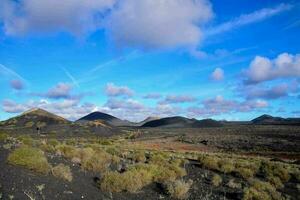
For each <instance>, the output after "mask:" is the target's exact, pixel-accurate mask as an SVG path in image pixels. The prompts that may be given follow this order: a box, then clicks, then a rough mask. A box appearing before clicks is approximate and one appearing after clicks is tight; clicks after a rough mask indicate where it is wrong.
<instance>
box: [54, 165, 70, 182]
mask: <svg viewBox="0 0 300 200" xmlns="http://www.w3.org/2000/svg"><path fill="white" fill-rule="evenodd" d="M51 172H52V175H53V176H55V177H57V178H60V179H64V180H66V181H69V182H71V181H72V179H73V176H72V172H71V169H70V167H69V166H66V165H64V164H59V165H57V166H55V167H53V168H52V170H51Z"/></svg>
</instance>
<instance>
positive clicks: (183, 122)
mask: <svg viewBox="0 0 300 200" xmlns="http://www.w3.org/2000/svg"><path fill="white" fill-rule="evenodd" d="M220 126H222V123H221V122H218V121H215V120H212V119H204V120H196V119H189V118H185V117H180V116H175V117H166V118H161V119H158V120H152V121H149V122H147V123H145V124H144V125H142V127H165V128H197V127H198V128H200V127H220Z"/></svg>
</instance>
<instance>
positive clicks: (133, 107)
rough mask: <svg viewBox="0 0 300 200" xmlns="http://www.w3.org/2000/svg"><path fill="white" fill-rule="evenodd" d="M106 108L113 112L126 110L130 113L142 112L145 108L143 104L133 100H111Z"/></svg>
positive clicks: (106, 104)
mask: <svg viewBox="0 0 300 200" xmlns="http://www.w3.org/2000/svg"><path fill="white" fill-rule="evenodd" d="M104 106H105V107H108V108H110V109H112V110H115V109H126V110H128V111H129V112H136V111H138V110H142V109H144V108H145V107H144V105H143V104H141V103H140V102H138V101H136V100H133V99H126V100H118V99H109V100H108V101H107V102H106V103H105V105H104Z"/></svg>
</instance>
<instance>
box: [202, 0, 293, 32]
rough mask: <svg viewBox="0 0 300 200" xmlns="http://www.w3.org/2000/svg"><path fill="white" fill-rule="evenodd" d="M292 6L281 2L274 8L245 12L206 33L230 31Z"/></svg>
mask: <svg viewBox="0 0 300 200" xmlns="http://www.w3.org/2000/svg"><path fill="white" fill-rule="evenodd" d="M291 8H292V6H291V5H289V4H279V5H277V6H276V7H273V8H263V9H261V10H257V11H254V12H252V13H249V14H243V15H241V16H239V17H237V18H235V19H233V20H231V21H228V22H225V23H223V24H220V25H218V26H216V27H213V28H211V29H209V30H207V31H206V32H205V33H206V35H215V34H219V33H223V32H227V31H230V30H232V29H234V28H238V27H240V26H244V25H247V24H251V23H255V22H259V21H262V20H264V19H267V18H269V17H272V16H274V15H277V14H280V13H282V12H284V11H287V10H289V9H291Z"/></svg>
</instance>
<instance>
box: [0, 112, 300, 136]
mask: <svg viewBox="0 0 300 200" xmlns="http://www.w3.org/2000/svg"><path fill="white" fill-rule="evenodd" d="M243 124H253V125H300V118H282V117H273V116H271V115H262V116H259V117H257V118H255V119H253V120H251V121H247V122H228V121H217V120H213V119H202V120H197V119H190V118H186V117H182V116H174V117H166V118H158V117H148V118H146V119H145V120H143V121H141V122H130V121H127V120H122V119H119V118H117V117H115V116H112V115H109V114H106V113H103V112H93V113H90V114H88V115H86V116H84V117H82V118H80V119H78V120H77V121H75V122H71V121H69V120H67V119H64V118H62V117H60V116H57V115H55V114H53V113H50V112H48V111H46V110H43V109H40V108H35V109H31V110H28V111H26V112H24V113H22V114H21V115H18V116H16V117H12V118H10V119H8V120H5V121H2V122H0V126H1V127H2V128H3V127H5V128H11V129H13V128H16V127H23V128H29V129H36V128H45V129H46V128H49V127H53V128H55V127H68V129H71V130H75V131H80V130H81V129H85V131H87V130H88V131H106V132H113V131H115V130H116V129H117V128H116V127H144V128H147V127H149V128H150V127H158V128H204V127H222V126H228V125H243ZM74 127H75V128H74ZM72 128H73V129H72ZM56 129H57V128H56Z"/></svg>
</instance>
